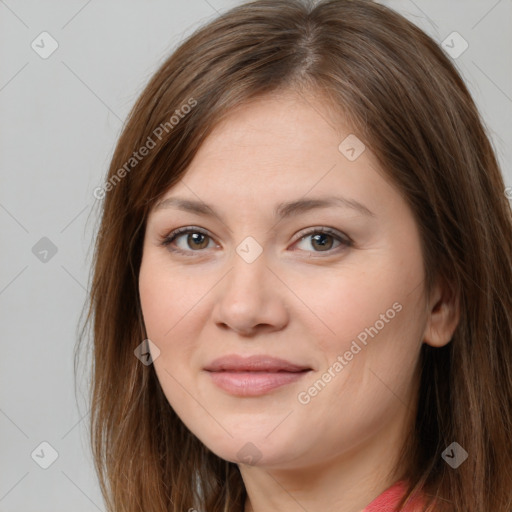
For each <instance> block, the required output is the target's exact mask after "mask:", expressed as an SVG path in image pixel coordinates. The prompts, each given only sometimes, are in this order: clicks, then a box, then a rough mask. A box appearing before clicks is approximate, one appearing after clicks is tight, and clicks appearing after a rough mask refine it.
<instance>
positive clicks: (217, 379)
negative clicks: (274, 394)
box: [204, 355, 312, 397]
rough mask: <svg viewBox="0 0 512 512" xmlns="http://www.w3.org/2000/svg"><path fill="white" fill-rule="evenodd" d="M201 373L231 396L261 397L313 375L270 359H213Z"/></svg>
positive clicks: (268, 357)
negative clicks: (203, 372)
mask: <svg viewBox="0 0 512 512" xmlns="http://www.w3.org/2000/svg"><path fill="white" fill-rule="evenodd" d="M204 370H205V371H206V372H207V373H208V375H209V376H210V378H211V380H212V382H213V383H214V384H215V385H216V386H217V387H219V388H220V389H222V390H223V391H226V392H227V393H229V394H231V395H234V396H244V397H249V396H260V395H264V394H266V393H269V392H270V391H272V390H275V389H277V388H280V387H282V386H286V385H289V384H292V383H294V382H296V381H298V380H300V379H302V378H303V377H304V376H305V375H306V374H308V373H309V372H311V371H312V368H310V367H308V366H305V365H301V364H297V363H292V362H290V361H286V360H284V359H279V358H275V357H270V356H264V355H261V356H251V357H245V358H244V357H241V356H238V355H231V356H226V357H223V358H220V359H216V360H215V361H213V362H212V363H210V364H209V365H208V366H206V367H205V368H204Z"/></svg>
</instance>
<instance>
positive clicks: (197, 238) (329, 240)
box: [160, 226, 352, 256]
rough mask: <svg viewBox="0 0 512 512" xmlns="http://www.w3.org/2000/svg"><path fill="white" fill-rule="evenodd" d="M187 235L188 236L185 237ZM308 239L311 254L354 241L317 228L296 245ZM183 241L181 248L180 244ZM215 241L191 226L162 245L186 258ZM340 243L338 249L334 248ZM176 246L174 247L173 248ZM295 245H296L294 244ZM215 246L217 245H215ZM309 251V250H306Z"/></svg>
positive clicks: (166, 238) (329, 250)
mask: <svg viewBox="0 0 512 512" xmlns="http://www.w3.org/2000/svg"><path fill="white" fill-rule="evenodd" d="M185 235H187V236H186V237H185ZM308 238H310V239H311V242H310V243H311V247H313V251H310V252H317V253H318V252H329V253H330V252H333V251H335V249H336V248H337V247H339V246H345V247H351V246H352V240H351V239H350V238H349V237H348V236H346V235H343V234H342V233H340V232H338V231H336V230H333V229H331V228H325V227H317V228H313V229H310V230H309V231H307V232H303V233H301V235H300V238H299V240H298V242H296V244H300V243H304V241H305V240H307V239H308ZM180 240H181V246H180V244H179V243H177V242H179V241H180ZM210 242H213V239H212V238H211V237H210V236H209V235H208V233H207V232H206V231H204V230H203V229H202V228H199V227H195V226H189V227H183V228H178V229H175V230H174V231H172V232H171V233H169V234H168V235H167V236H164V237H163V239H162V240H161V242H160V244H161V245H162V246H164V247H167V248H168V249H169V250H170V251H173V252H178V253H181V254H184V255H186V256H193V255H194V254H193V253H194V252H196V253H197V252H201V250H202V249H208V248H209V245H210ZM336 243H338V245H337V246H336V247H334V249H333V246H334V245H335V244H336ZM173 244H174V246H173ZM294 245H295V244H294ZM214 246H215V244H214ZM304 250H306V251H308V250H309V249H304Z"/></svg>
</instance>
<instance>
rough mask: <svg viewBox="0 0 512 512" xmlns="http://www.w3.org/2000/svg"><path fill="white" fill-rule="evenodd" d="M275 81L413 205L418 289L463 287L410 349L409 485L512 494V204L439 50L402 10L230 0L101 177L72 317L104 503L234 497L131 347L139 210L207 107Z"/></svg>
mask: <svg viewBox="0 0 512 512" xmlns="http://www.w3.org/2000/svg"><path fill="white" fill-rule="evenodd" d="M286 89H293V90H295V91H297V92H298V93H303V92H305V91H309V92H312V93H313V94H318V95H322V97H323V98H326V101H329V102H332V106H333V107H334V108H335V109H337V112H339V113H340V119H342V118H343V119H348V120H349V122H350V126H351V127H353V130H354V133H357V136H358V137H359V138H360V139H361V140H362V141H363V142H364V144H365V145H366V146H367V147H368V148H370V149H371V150H372V151H373V153H374V154H375V155H376V156H377V158H378V160H379V163H380V164H381V166H382V168H383V169H384V170H385V171H386V173H387V175H388V176H389V179H390V180H391V181H392V182H393V183H394V184H395V186H396V187H397V189H398V190H399V191H400V192H401V193H402V194H403V197H404V198H405V200H406V201H407V202H408V204H409V206H410V208H411V210H412V212H413V214H414V216H415V219H416V222H417V224H418V226H419V229H420V234H421V240H422V249H423V257H424V268H425V288H426V291H427V293H428V292H429V291H430V290H431V287H432V285H433V283H434V282H435V279H437V278H439V279H442V280H444V281H445V282H446V283H449V285H450V286H451V288H452V289H453V291H454V293H455V294H456V296H457V299H458V301H459V304H460V313H461V316H460V321H459V324H458V326H457V329H456V331H455V333H454V335H453V338H452V340H451V342H450V343H449V344H448V345H446V346H445V347H443V348H433V347H430V346H427V345H426V344H424V345H423V347H422V349H421V384H420V391H419V396H418V413H417V417H416V421H415V429H414V432H413V435H412V436H411V440H412V441H411V442H408V443H406V444H404V447H403V451H402V456H401V458H400V467H399V468H397V474H398V473H399V474H401V475H402V477H403V478H404V479H406V480H407V482H408V483H409V489H408V495H409V494H411V493H413V492H414V491H415V490H418V489H423V491H424V492H425V493H426V494H427V496H430V497H432V498H433V497H435V498H436V501H437V508H436V510H445V509H446V510H449V511H456V512H489V511H493V512H509V511H510V510H511V509H512V463H511V461H512V434H511V433H512V213H511V208H510V204H509V202H508V200H507V198H506V196H505V185H504V182H503V178H502V175H501V174H500V169H499V166H498V163H497V160H496V157H495V154H494V152H493V148H492V146H491V144H490V141H489V138H488V135H487V133H486V130H485V128H484V126H483V121H482V119H481V118H480V116H479V113H478V111H477V108H476V106H475V104H474V102H473V100H472V98H471V96H470V93H469V92H468V89H467V88H466V86H465V84H464V82H463V80H462V78H461V76H460V75H459V73H458V72H457V70H456V69H455V67H454V66H453V64H452V63H451V62H450V59H449V58H448V57H447V56H446V55H445V54H444V53H443V51H442V50H441V49H440V47H439V46H438V44H437V43H436V42H435V41H433V40H432V39H431V38H430V37H429V36H427V35H426V34H425V33H424V32H422V31H421V30H420V29H418V28H417V27H416V26H415V25H413V24H412V23H411V22H409V21H407V20H406V19H405V18H404V17H402V16H400V15H399V14H397V13H395V12H394V11H392V10H391V9H389V8H386V7H384V6H381V5H379V4H376V3H374V2H371V1H366V0H324V1H319V2H314V3H312V2H310V3H308V2H307V1H306V0H304V1H299V0H256V1H253V2H250V3H246V4H243V5H240V6H238V7H236V8H233V9H232V10H230V11H228V12H226V13H225V14H223V15H221V16H219V17H218V18H216V19H215V20H213V21H211V22H210V23H208V24H207V25H206V26H204V27H202V28H200V29H198V30H197V31H196V32H195V33H194V34H192V35H191V36H190V37H189V38H188V39H187V40H186V41H184V42H183V43H182V44H181V46H179V47H178V49H177V50H176V51H174V53H173V54H172V55H171V56H170V57H169V58H168V59H167V60H166V61H165V62H164V63H163V65H162V66H161V67H160V68H159V69H158V71H157V72H156V73H155V75H154V76H153V77H152V79H151V80H150V82H149V83H148V85H147V86H146V88H145V90H144V91H143V93H142V94H141V96H140V98H139V99H138V101H137V102H136V104H135V106H134V107H133V109H132V111H131V113H130V115H129V118H128V120H127V122H126V125H125V127H124V130H123V132H122V134H121V136H120V139H119V141H118V144H117V147H116V149H115V152H114V155H113V158H112V162H111V165H110V169H109V173H108V177H107V181H106V183H105V185H104V187H103V188H102V191H100V192H99V193H98V195H97V197H99V196H101V198H103V196H104V199H103V201H102V202H101V203H99V204H101V208H102V211H101V214H102V215H101V224H100V226H99V232H98V235H97V238H96V244H95V249H94V262H93V263H94V264H93V269H92V270H93V272H92V277H91V293H90V302H89V304H88V311H87V317H86V321H85V323H84V326H83V329H82V332H81V339H82V338H83V337H85V332H86V330H87V328H88V327H90V326H91V325H92V327H93V330H92V331H93V332H92V338H93V347H92V351H93V365H92V366H93V368H92V384H91V387H90V406H91V416H90V428H91V443H92V450H93V454H94V461H95V468H96V470H97V472H98V476H99V481H100V485H101V490H102V493H103V496H104V498H105V500H106V504H107V507H108V510H109V511H112V512H114V511H115V512H135V511H140V510H144V511H145V512H151V511H154V512H156V511H158V512H163V511H173V512H177V511H180V512H183V511H185V510H189V509H191V508H196V509H197V510H204V511H207V512H221V511H230V512H232V511H236V512H239V511H242V510H243V505H244V500H245V498H246V491H245V488H244V485H243V480H242V478H241V474H240V471H239V468H238V466H237V465H236V464H234V463H232V462H229V461H225V460H222V459H220V458H219V457H218V456H216V455H215V454H213V453H212V452H211V451H210V450H209V449H208V448H206V447H205V446H204V445H203V444H202V443H201V442H200V441H199V440H198V439H197V438H196V437H195V436H194V435H193V434H192V433H191V432H190V431H189V430H188V429H187V428H186V427H185V426H184V424H183V423H182V421H181V420H180V418H179V417H178V416H177V415H176V413H175V412H174V410H173V409H172V408H171V407H170V405H169V403H168V401H167V400H166V398H165V396H164V394H163V391H162V389H161V387H160V384H159V382H158V379H157V377H156V374H155V371H154V368H153V366H152V365H144V364H142V363H141V361H139V359H138V358H136V357H135V356H134V350H135V349H136V347H137V346H138V345H140V343H141V342H142V341H143V340H145V339H146V332H145V328H144V323H143V320H142V315H141V309H140V302H139V296H138V272H139V267H140V263H141V256H142V242H143V237H144V231H145V222H146V218H147V215H148V212H149V211H150V209H151V207H152V206H153V205H154V204H155V202H156V201H157V200H158V199H159V198H160V197H161V196H162V194H164V192H166V191H167V190H168V188H169V187H171V186H172V185H173V184H175V183H176V182H177V181H178V180H179V179H180V178H181V177H183V175H184V173H185V172H186V169H187V166H188V165H189V164H190V162H191V160H192V159H193V157H194V155H195V153H196V152H197V150H198V148H199V146H200V145H201V143H202V142H203V141H204V139H205V138H206V137H207V136H208V134H209V133H211V131H212V129H213V128H214V127H215V125H216V124H217V123H218V122H219V121H220V120H221V119H222V118H223V116H225V115H226V114H228V113H229V112H231V111H232V110H233V108H235V107H237V106H239V105H242V104H243V103H244V102H246V101H248V100H252V99H257V98H258V97H261V96H263V95H264V94H267V93H270V92H279V91H280V90H281V91H282V90H286ZM327 98H328V100H327ZM340 142H341V141H340ZM143 146H144V147H146V151H142V150H141V149H140V148H142V147H143ZM135 153H137V156H134V155H135ZM142 153H144V155H143V154H142ZM139 157H140V158H139ZM123 170H124V171H123ZM79 344H80V343H79ZM454 441H456V442H457V443H459V444H460V445H461V446H462V447H463V448H464V449H465V450H466V452H467V453H468V458H467V460H466V461H465V462H464V463H463V464H461V465H460V466H459V467H458V468H457V469H453V468H451V467H449V466H448V464H447V463H446V462H445V461H444V460H443V458H442V457H441V454H442V452H443V450H445V448H446V447H447V446H449V445H450V444H451V443H452V442H454Z"/></svg>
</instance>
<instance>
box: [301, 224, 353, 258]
mask: <svg viewBox="0 0 512 512" xmlns="http://www.w3.org/2000/svg"><path fill="white" fill-rule="evenodd" d="M306 242H308V243H306ZM298 244H303V247H301V250H306V251H309V252H317V253H318V252H330V251H334V250H335V249H337V248H338V247H339V246H345V247H350V246H351V245H352V240H351V239H350V238H349V237H347V236H346V235H345V236H344V235H342V234H341V233H338V232H335V231H332V230H331V229H329V228H316V229H315V230H310V231H309V232H307V233H303V234H302V236H301V237H300V239H299V241H298ZM308 245H309V247H308ZM311 248H312V250H311Z"/></svg>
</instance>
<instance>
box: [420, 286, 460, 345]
mask: <svg viewBox="0 0 512 512" xmlns="http://www.w3.org/2000/svg"><path fill="white" fill-rule="evenodd" d="M427 315H428V318H427V323H426V327H425V332H424V334H423V342H424V343H426V344H427V345H430V346H432V347H444V346H445V345H447V344H448V343H449V342H450V341H451V339H452V336H453V333H454V332H455V329H456V328H457V325H458V323H459V320H460V305H459V300H458V296H457V294H456V293H455V291H454V288H453V286H451V285H450V284H449V283H447V282H446V281H440V280H438V282H437V283H436V285H435V286H434V288H433V290H432V293H431V294H430V297H429V302H428V304H427Z"/></svg>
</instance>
